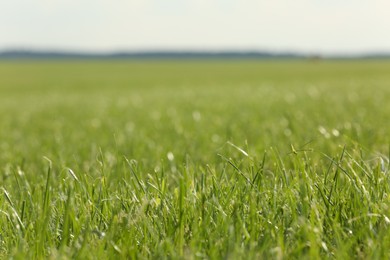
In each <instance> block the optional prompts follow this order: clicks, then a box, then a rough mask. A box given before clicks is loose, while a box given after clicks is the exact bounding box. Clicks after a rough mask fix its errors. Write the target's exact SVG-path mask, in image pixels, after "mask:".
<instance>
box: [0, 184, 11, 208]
mask: <svg viewBox="0 0 390 260" xmlns="http://www.w3.org/2000/svg"><path fill="white" fill-rule="evenodd" d="M1 189H2V190H3V193H4V196H5V198H6V200H7V201H8V203H9V204H10V205H11V207H13V206H14V203H13V202H12V200H11V197H10V196H9V193H8V191H7V190H6V189H5V188H3V187H2V188H1Z"/></svg>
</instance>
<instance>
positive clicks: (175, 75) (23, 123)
mask: <svg viewBox="0 0 390 260" xmlns="http://www.w3.org/2000/svg"><path fill="white" fill-rule="evenodd" d="M389 101H390V62H389V61H375V60H365V61H357V60H354V61H342V60H340V61H336V60H333V61H332V60H328V61H319V62H310V61H305V60H287V61H281V60H280V61H273V60H269V61H255V60H242V61H240V60H226V61H217V60H215V61H214V60H209V61H205V60H192V61H190V60H159V61H152V60H142V61H134V60H133V61H124V60H122V61H120V60H111V61H109V60H105V61H99V60H96V61H93V60H92V61H91V60H90V61H85V60H84V61H83V60H80V61H77V60H62V61H32V60H30V61H27V60H26V61H2V62H0V171H1V176H0V180H1V183H0V186H1V193H2V194H1V197H0V223H1V229H0V257H1V258H3V257H14V258H33V259H34V258H38V259H40V258H44V257H50V258H53V259H57V258H79V259H104V258H111V259H117V258H174V259H176V258H179V259H180V258H184V259H198V258H199V259H207V258H211V259H220V258H228V259H238V258H249V259H258V258H285V257H286V258H297V259H301V258H340V259H345V258H383V259H386V258H390V250H389V248H390V226H389V225H390V186H389V185H390V177H389V154H390V151H389V147H390V134H389V133H390V102H389Z"/></svg>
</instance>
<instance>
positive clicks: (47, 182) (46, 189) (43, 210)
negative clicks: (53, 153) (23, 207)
mask: <svg viewBox="0 0 390 260" xmlns="http://www.w3.org/2000/svg"><path fill="white" fill-rule="evenodd" d="M43 158H44V159H45V160H47V161H48V162H49V167H48V169H47V178H46V187H45V195H44V197H43V207H42V213H43V215H44V216H45V215H46V214H45V213H46V210H47V208H48V206H49V189H50V178H51V169H52V161H51V160H50V159H49V158H47V157H46V156H44V157H43Z"/></svg>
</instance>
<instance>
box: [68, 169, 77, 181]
mask: <svg viewBox="0 0 390 260" xmlns="http://www.w3.org/2000/svg"><path fill="white" fill-rule="evenodd" d="M67 169H68V173H69V174H70V176H72V177H73V179H75V180H76V181H77V182H79V179H78V178H77V176H76V174H75V173H74V171H73V170H72V169H71V168H67Z"/></svg>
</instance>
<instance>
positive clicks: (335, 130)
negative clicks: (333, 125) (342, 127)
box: [332, 129, 340, 137]
mask: <svg viewBox="0 0 390 260" xmlns="http://www.w3.org/2000/svg"><path fill="white" fill-rule="evenodd" d="M332 134H333V135H334V136H336V137H338V136H339V135H340V132H339V130H337V129H333V130H332Z"/></svg>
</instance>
